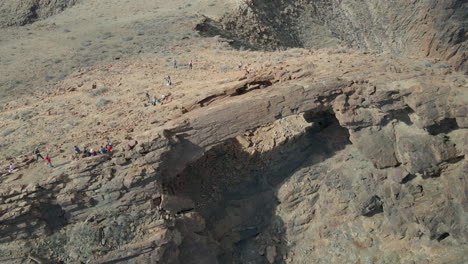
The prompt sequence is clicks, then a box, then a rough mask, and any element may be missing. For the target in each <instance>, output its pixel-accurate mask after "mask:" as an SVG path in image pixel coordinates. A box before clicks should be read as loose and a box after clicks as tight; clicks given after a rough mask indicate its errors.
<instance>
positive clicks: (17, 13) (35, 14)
mask: <svg viewBox="0 0 468 264" xmlns="http://www.w3.org/2000/svg"><path fill="white" fill-rule="evenodd" d="M76 2H78V0H8V1H2V2H0V28H2V27H8V26H23V25H25V24H29V23H32V22H34V21H37V20H40V19H44V18H47V17H49V16H52V15H55V14H57V13H58V12H61V11H63V10H64V9H65V8H67V7H70V6H72V5H74V4H75V3H76Z"/></svg>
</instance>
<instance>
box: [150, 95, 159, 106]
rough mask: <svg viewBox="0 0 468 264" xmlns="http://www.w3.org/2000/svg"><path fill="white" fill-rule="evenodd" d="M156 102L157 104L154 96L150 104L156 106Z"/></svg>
mask: <svg viewBox="0 0 468 264" xmlns="http://www.w3.org/2000/svg"><path fill="white" fill-rule="evenodd" d="M157 102H158V99H156V96H155V97H153V100H152V101H151V104H152V105H156V103H157Z"/></svg>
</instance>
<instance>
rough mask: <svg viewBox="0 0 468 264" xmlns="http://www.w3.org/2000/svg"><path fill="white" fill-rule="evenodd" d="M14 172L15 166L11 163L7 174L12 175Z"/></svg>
mask: <svg viewBox="0 0 468 264" xmlns="http://www.w3.org/2000/svg"><path fill="white" fill-rule="evenodd" d="M14 170H16V166H15V164H13V163H10V169H9V170H8V172H9V173H12V172H13V171H14Z"/></svg>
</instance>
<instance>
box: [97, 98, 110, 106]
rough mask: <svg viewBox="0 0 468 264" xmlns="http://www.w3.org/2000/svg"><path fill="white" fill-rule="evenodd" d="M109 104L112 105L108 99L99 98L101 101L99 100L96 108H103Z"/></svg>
mask: <svg viewBox="0 0 468 264" xmlns="http://www.w3.org/2000/svg"><path fill="white" fill-rule="evenodd" d="M108 103H110V101H109V100H107V99H106V98H104V97H101V98H99V100H97V102H96V106H97V107H103V106H105V105H107V104H108Z"/></svg>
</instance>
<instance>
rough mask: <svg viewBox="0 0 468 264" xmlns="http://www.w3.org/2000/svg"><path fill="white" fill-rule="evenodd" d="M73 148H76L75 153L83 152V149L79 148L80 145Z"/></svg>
mask: <svg viewBox="0 0 468 264" xmlns="http://www.w3.org/2000/svg"><path fill="white" fill-rule="evenodd" d="M73 149H74V150H75V153H76V154H80V153H81V150H80V148H79V147H78V146H75V147H73Z"/></svg>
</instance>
